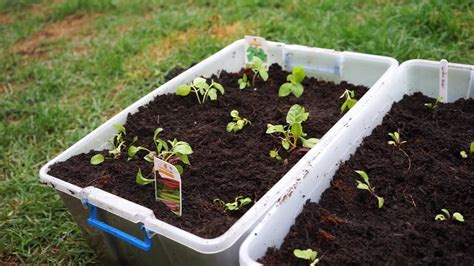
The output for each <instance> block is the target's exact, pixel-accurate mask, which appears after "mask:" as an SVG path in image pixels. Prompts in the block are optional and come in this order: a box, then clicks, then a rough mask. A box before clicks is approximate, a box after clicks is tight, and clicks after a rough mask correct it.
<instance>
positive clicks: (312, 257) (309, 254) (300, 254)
mask: <svg viewBox="0 0 474 266" xmlns="http://www.w3.org/2000/svg"><path fill="white" fill-rule="evenodd" d="M293 255H295V257H297V258H299V259H304V260H309V262H310V264H309V265H310V266H314V265H316V264H317V263H318V262H319V259H318V258H317V257H318V252H316V251H314V250H312V249H310V248H308V249H306V250H301V249H295V250H293Z"/></svg>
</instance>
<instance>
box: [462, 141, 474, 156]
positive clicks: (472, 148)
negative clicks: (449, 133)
mask: <svg viewBox="0 0 474 266" xmlns="http://www.w3.org/2000/svg"><path fill="white" fill-rule="evenodd" d="M459 154H460V155H461V157H462V158H463V159H467V157H468V155H467V152H465V151H461V152H460V153H459ZM469 154H470V155H471V156H473V155H474V142H471V145H469Z"/></svg>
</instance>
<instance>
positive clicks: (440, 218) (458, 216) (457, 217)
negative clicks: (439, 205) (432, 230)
mask: <svg viewBox="0 0 474 266" xmlns="http://www.w3.org/2000/svg"><path fill="white" fill-rule="evenodd" d="M441 211H442V212H443V213H442V214H441V213H440V214H437V215H436V216H435V221H444V220H456V221H458V222H461V223H464V216H462V214H460V213H459V212H455V213H453V216H451V215H450V214H449V211H448V210H447V209H441Z"/></svg>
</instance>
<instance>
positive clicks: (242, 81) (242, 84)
mask: <svg viewBox="0 0 474 266" xmlns="http://www.w3.org/2000/svg"><path fill="white" fill-rule="evenodd" d="M237 82H238V83H239V89H241V90H243V89H245V88H247V87H248V86H250V81H249V80H248V78H247V74H245V73H244V74H243V75H242V78H240V79H239V80H237Z"/></svg>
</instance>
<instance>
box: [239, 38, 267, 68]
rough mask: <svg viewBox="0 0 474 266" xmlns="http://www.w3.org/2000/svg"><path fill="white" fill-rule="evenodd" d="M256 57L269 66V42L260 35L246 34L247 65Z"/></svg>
mask: <svg viewBox="0 0 474 266" xmlns="http://www.w3.org/2000/svg"><path fill="white" fill-rule="evenodd" d="M255 57H258V58H260V59H261V60H262V62H263V63H264V64H265V67H268V44H267V41H266V40H265V39H264V38H262V37H259V36H245V65H249V64H252V62H253V60H254V58H255Z"/></svg>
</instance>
